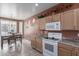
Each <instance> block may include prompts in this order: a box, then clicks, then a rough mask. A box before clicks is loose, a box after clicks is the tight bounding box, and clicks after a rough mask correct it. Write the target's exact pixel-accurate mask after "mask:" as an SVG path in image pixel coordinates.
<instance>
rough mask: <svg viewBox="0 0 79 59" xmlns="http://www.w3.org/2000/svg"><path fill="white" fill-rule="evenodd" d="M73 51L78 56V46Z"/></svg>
mask: <svg viewBox="0 0 79 59" xmlns="http://www.w3.org/2000/svg"><path fill="white" fill-rule="evenodd" d="M75 52H76V56H79V48H78V47H76V48H75Z"/></svg>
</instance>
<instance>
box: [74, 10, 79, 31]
mask: <svg viewBox="0 0 79 59" xmlns="http://www.w3.org/2000/svg"><path fill="white" fill-rule="evenodd" d="M75 19H76V20H75V29H76V30H79V9H75Z"/></svg>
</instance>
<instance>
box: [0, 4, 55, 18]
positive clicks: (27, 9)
mask: <svg viewBox="0 0 79 59" xmlns="http://www.w3.org/2000/svg"><path fill="white" fill-rule="evenodd" d="M55 5H56V3H38V5H37V6H36V5H35V3H0V17H8V18H14V19H20V20H24V19H27V18H29V17H31V16H33V15H35V14H37V13H40V12H42V11H44V10H46V9H48V8H50V7H53V6H55Z"/></svg>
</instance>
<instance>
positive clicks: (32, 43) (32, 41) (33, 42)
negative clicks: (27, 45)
mask: <svg viewBox="0 0 79 59" xmlns="http://www.w3.org/2000/svg"><path fill="white" fill-rule="evenodd" d="M31 46H32V48H36V39H35V38H33V39H32V40H31Z"/></svg>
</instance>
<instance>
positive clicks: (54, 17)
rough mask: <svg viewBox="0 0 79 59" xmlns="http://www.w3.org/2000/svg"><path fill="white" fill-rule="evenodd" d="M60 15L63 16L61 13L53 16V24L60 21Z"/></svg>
mask: <svg viewBox="0 0 79 59" xmlns="http://www.w3.org/2000/svg"><path fill="white" fill-rule="evenodd" d="M60 15H61V14H60V13H59V14H53V15H52V17H53V20H52V21H53V22H57V21H60Z"/></svg>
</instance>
